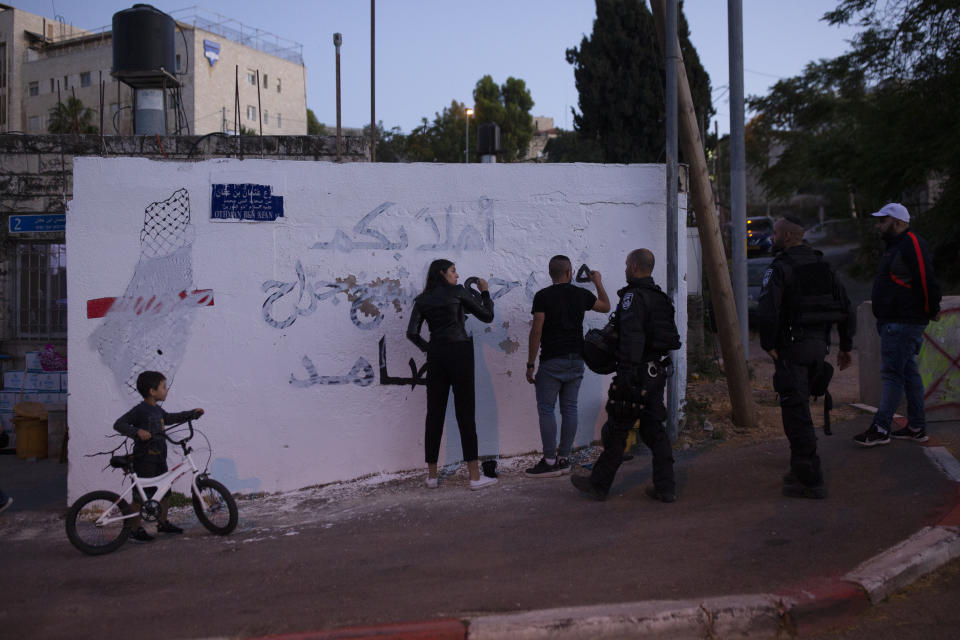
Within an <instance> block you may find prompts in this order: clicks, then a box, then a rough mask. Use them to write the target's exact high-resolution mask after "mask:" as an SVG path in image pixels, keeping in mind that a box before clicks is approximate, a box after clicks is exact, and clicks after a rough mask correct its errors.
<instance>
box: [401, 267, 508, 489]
mask: <svg viewBox="0 0 960 640" xmlns="http://www.w3.org/2000/svg"><path fill="white" fill-rule="evenodd" d="M458 278H459V275H458V274H457V268H456V266H455V265H454V264H453V263H452V262H450V261H449V260H434V261H433V262H431V263H430V268H429V269H428V270H427V283H426V285H425V286H424V288H423V293H421V294H420V295H419V296H417V298H416V300H414V304H413V312H412V313H411V315H410V324H409V325H407V338H408V339H409V340H410V341H411V342H413V343H414V344H415V345H417V347H419V348H420V350H421V351H423V352H424V353H426V354H427V419H426V434H425V436H424V450H425V457H426V462H427V470H428V472H427V480H426V484H427V487H429V488H431V489H435V488H436V487H437V459H438V458H439V457H440V438H441V437H442V436H443V418H444V414H446V412H447V398H448V397H449V396H450V387H451V386H452V387H453V404H454V407H455V409H456V414H457V427H458V428H459V429H460V444H461V446H462V447H463V459H464V460H465V461H466V463H467V469H469V471H470V489H472V490H474V491H475V490H478V489H483V488H486V487H489V486H490V485H492V484H495V483H496V482H497V480H496V478H488V477H486V476H481V475H480V465H479V464H478V463H477V423H476V420H475V418H474V408H475V404H476V402H475V397H474V388H473V377H474V375H473V338H472V337H470V336H469V335H467V330H466V327H465V325H464V323H465V320H466V314H467V313H471V314H473V315H474V316H475V317H476V318H477V319H478V320H480V321H481V322H493V300H491V299H490V292H489V291H488V289H487V281H486V280H484V279H482V278H479V279H478V282H477V287H478V288H479V289H480V296H479V297H478V296H477V295H476V294H475V293H474V292H472V291H470V290H469V289H466V288H464V287H463V286H461V285H458V284H457V279H458ZM424 320H426V322H427V327H428V328H429V330H430V342H427V341H426V340H424V339H423V338H421V337H420V327H421V326H423V322H424Z"/></svg>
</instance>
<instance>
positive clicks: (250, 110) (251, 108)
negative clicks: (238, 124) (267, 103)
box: [247, 104, 257, 121]
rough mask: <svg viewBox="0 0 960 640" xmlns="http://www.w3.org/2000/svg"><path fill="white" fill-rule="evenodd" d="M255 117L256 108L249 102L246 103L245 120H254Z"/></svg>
mask: <svg viewBox="0 0 960 640" xmlns="http://www.w3.org/2000/svg"><path fill="white" fill-rule="evenodd" d="M256 119H257V108H256V107H254V106H252V105H249V104H248V105H247V120H254V121H256Z"/></svg>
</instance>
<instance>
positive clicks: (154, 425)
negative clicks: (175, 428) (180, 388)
mask: <svg viewBox="0 0 960 640" xmlns="http://www.w3.org/2000/svg"><path fill="white" fill-rule="evenodd" d="M194 415H196V414H195V413H194V412H193V411H181V412H179V413H167V412H166V411H164V410H163V409H161V408H160V407H158V406H157V405H151V404H148V403H147V402H141V403H140V404H138V405H137V406H135V407H134V408H133V409H130V411H127V412H126V413H125V414H123V415H122V416H120V417H119V418H118V419H117V421H116V422H114V423H113V430H114V431H117V432H118V433H121V434H123V435H125V436H127V437H128V438H132V439H133V455H134V457H136V458H139V459H149V460H154V461H157V462H166V460H167V440H166V438H163V437H162V436H161V434H162V433H163V429H164V426H165V425H169V424H176V423H179V422H183V421H185V420H189V419H192V418H193V417H194ZM138 429H143V430H144V431H149V432H150V435H151V436H153V437H152V438H150V439H149V440H141V439H140V438H139V436H137V430H138Z"/></svg>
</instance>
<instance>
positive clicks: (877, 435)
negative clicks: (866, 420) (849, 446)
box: [853, 424, 890, 447]
mask: <svg viewBox="0 0 960 640" xmlns="http://www.w3.org/2000/svg"><path fill="white" fill-rule="evenodd" d="M853 441H854V442H856V443H857V444H858V445H860V446H861V447H875V446H877V445H878V444H890V434H889V433H887V432H886V431H881V430H880V429H879V428H878V427H877V425H876V424H871V425H870V428H869V429H867V430H866V431H864V432H863V433H861V434H860V435H858V436H854V437H853Z"/></svg>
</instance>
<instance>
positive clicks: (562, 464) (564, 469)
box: [556, 458, 573, 475]
mask: <svg viewBox="0 0 960 640" xmlns="http://www.w3.org/2000/svg"><path fill="white" fill-rule="evenodd" d="M556 467H557V469H560V473H561V475H567V474H569V473H570V472H571V471H573V465H572V464H570V458H557V464H556Z"/></svg>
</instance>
